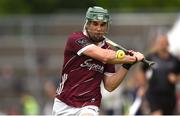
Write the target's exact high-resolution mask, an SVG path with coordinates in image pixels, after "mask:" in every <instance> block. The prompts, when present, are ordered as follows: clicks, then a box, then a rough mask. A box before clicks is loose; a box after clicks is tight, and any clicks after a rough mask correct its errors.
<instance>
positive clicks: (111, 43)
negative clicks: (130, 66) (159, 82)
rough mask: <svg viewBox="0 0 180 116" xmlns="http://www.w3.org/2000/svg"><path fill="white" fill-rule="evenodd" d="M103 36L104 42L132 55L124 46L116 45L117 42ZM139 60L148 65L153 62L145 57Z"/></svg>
mask: <svg viewBox="0 0 180 116" xmlns="http://www.w3.org/2000/svg"><path fill="white" fill-rule="evenodd" d="M105 38H106V42H107V43H108V44H110V45H112V46H114V47H115V48H117V49H121V50H123V51H124V52H125V53H126V54H129V55H133V54H132V53H131V52H129V51H128V50H127V49H126V48H124V47H122V46H121V45H118V44H116V43H114V42H113V41H111V40H110V39H108V38H107V37H105ZM141 62H143V63H145V64H147V65H148V66H152V65H153V64H155V62H153V61H149V60H147V59H145V58H144V59H143V60H142V61H141Z"/></svg>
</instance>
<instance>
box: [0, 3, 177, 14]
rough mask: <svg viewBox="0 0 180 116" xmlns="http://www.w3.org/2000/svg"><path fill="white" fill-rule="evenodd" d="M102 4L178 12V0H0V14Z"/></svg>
mask: <svg viewBox="0 0 180 116" xmlns="http://www.w3.org/2000/svg"><path fill="white" fill-rule="evenodd" d="M94 5H97V6H102V7H105V8H108V9H110V10H114V11H118V12H179V10H180V7H179V6H180V0H72V1H69V0H0V14H1V15H2V14H49V13H61V12H64V11H71V12H72V9H73V11H78V10H82V9H86V8H87V7H89V6H94Z"/></svg>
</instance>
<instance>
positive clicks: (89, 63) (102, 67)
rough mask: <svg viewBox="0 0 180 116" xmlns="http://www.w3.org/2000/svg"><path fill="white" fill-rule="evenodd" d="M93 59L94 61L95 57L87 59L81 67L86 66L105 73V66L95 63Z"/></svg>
mask: <svg viewBox="0 0 180 116" xmlns="http://www.w3.org/2000/svg"><path fill="white" fill-rule="evenodd" d="M92 61H93V59H87V60H85V61H84V63H82V64H81V65H80V66H81V67H86V68H88V69H89V70H95V71H98V72H100V73H103V72H104V66H101V65H99V64H95V63H93V62H92Z"/></svg>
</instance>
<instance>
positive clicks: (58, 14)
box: [0, 0, 180, 115]
mask: <svg viewBox="0 0 180 116" xmlns="http://www.w3.org/2000/svg"><path fill="white" fill-rule="evenodd" d="M80 2H81V4H79V3H80ZM179 4H180V2H179V1H178V0H174V1H171V2H169V1H161V0H149V1H148V2H147V1H143V0H137V1H136V2H134V1H133V0H126V1H125V0H119V1H118V0H111V2H109V1H108V0H104V1H102V0H97V1H89V2H88V1H83V0H79V1H78V0H76V1H65V0H45V1H36V0H18V1H16V2H15V1H12V0H1V1H0V72H1V73H0V114H25V115H26V114H50V113H51V106H52V102H53V95H54V91H55V87H56V86H57V83H58V79H59V76H60V74H61V67H62V62H63V49H64V44H65V41H66V39H67V37H68V35H69V34H70V33H72V32H74V31H81V30H82V28H83V25H84V21H85V12H86V9H87V8H88V7H89V6H94V5H100V6H102V7H105V8H107V9H109V11H110V14H111V16H112V23H111V25H110V31H109V34H108V37H109V38H111V39H112V40H113V41H115V42H117V43H119V44H121V45H123V46H124V47H126V48H129V49H134V50H137V51H140V52H143V53H145V54H146V53H147V52H148V50H149V47H150V46H149V45H150V44H149V43H150V40H151V37H152V36H151V34H152V33H153V32H154V31H155V30H156V29H157V28H161V29H162V28H163V29H166V30H171V28H172V27H173V24H174V22H175V21H176V20H177V18H178V16H179V7H178V6H179ZM132 73H133V71H132ZM130 76H132V74H129V75H128V77H130ZM2 77H5V78H2ZM6 77H7V78H6ZM129 83H130V84H129ZM133 83H134V82H131V81H130V79H129V78H127V79H126V82H123V84H122V85H121V86H120V87H119V88H118V89H117V90H116V91H115V92H113V93H110V94H108V96H107V95H106V93H104V97H105V98H104V99H103V108H104V110H105V109H106V108H107V109H108V108H112V109H114V110H115V114H124V113H126V111H125V106H124V104H131V103H132V99H131V97H129V96H128V95H127V94H124V90H125V89H127V88H128V89H129V88H130V89H131V88H133ZM127 96H128V97H127ZM125 98H128V99H125ZM124 101H126V102H124ZM114 103H115V104H114Z"/></svg>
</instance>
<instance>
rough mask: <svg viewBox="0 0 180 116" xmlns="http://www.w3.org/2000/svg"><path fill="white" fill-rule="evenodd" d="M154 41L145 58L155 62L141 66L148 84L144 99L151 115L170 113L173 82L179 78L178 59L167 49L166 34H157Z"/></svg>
mask: <svg viewBox="0 0 180 116" xmlns="http://www.w3.org/2000/svg"><path fill="white" fill-rule="evenodd" d="M154 42H155V43H154V44H153V45H154V50H153V52H152V53H150V54H149V55H147V57H146V58H147V59H148V60H152V61H155V62H156V64H155V65H153V66H152V67H148V66H146V65H144V64H142V66H141V72H142V75H143V76H142V77H144V78H146V79H145V80H146V83H147V85H148V86H147V90H146V99H147V101H148V103H149V107H150V110H151V114H152V115H167V114H168V115H171V114H173V113H174V110H175V107H176V90H175V84H176V82H178V80H179V73H180V61H179V60H178V58H176V57H175V56H173V55H172V54H171V53H170V52H169V51H168V45H169V43H168V39H167V36H166V34H161V35H158V36H157V37H156V39H155V41H154Z"/></svg>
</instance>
